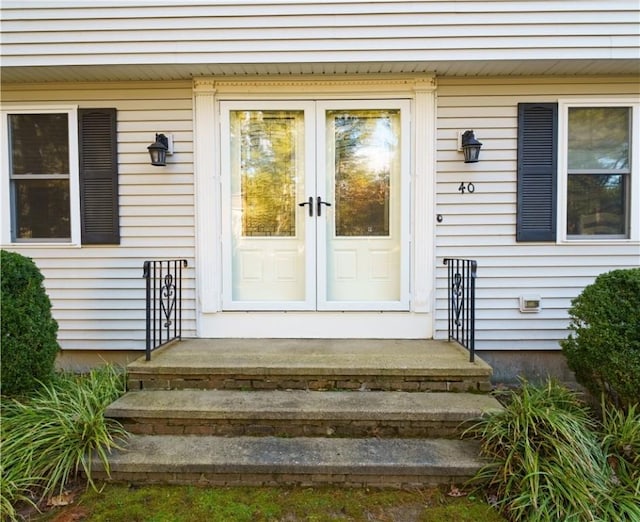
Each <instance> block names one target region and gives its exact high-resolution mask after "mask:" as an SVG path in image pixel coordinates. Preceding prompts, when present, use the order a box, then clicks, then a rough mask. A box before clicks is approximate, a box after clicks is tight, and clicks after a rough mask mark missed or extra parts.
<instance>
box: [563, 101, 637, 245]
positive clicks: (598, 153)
mask: <svg viewBox="0 0 640 522" xmlns="http://www.w3.org/2000/svg"><path fill="white" fill-rule="evenodd" d="M629 121H630V118H629V108H627V107H572V108H570V109H569V133H568V134H569V137H568V142H569V143H568V161H567V166H568V187H567V191H568V198H567V233H568V234H570V235H572V234H573V235H598V234H601V235H623V234H625V233H626V225H627V216H626V205H627V193H626V192H627V187H626V185H627V183H628V175H629V145H630V129H629Z"/></svg>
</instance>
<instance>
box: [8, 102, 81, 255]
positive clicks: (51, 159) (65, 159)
mask: <svg viewBox="0 0 640 522" xmlns="http://www.w3.org/2000/svg"><path fill="white" fill-rule="evenodd" d="M74 116H75V114H74V111H71V110H68V111H65V112H39V113H9V114H7V131H8V132H7V134H6V136H7V139H8V142H9V143H8V146H9V154H8V159H9V166H8V167H9V168H8V171H9V197H10V202H11V204H10V207H11V240H12V241H15V242H26V241H62V242H71V236H72V230H71V221H72V220H71V214H72V208H71V190H72V189H73V185H74V184H75V181H76V180H75V178H77V160H76V161H75V162H74V161H73V157H72V156H71V154H70V152H71V151H70V143H72V142H73V141H74V135H75V127H73V128H70V125H69V122H70V120H71V122H73V121H74V120H73V118H74ZM75 211H76V209H74V213H75Z"/></svg>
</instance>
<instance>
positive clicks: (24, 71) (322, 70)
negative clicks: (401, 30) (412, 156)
mask: <svg viewBox="0 0 640 522" xmlns="http://www.w3.org/2000/svg"><path fill="white" fill-rule="evenodd" d="M0 72H1V78H2V82H4V83H32V82H35V83H40V82H69V81H72V82H94V81H159V80H163V81H167V80H187V79H192V78H196V77H200V76H206V77H210V76H283V75H287V76H288V75H316V74H317V75H340V74H349V75H354V74H356V75H358V74H410V73H416V74H417V73H431V74H435V75H436V76H439V77H446V76H451V77H465V76H469V77H473V76H578V75H579V76H620V75H640V60H639V59H602V60H566V59H564V60H486V61H447V62H437V61H407V62H340V63H321V62H318V63H309V62H306V63H274V64H269V63H236V64H233V63H225V64H215V63H208V64H194V63H190V64H184V63H182V64H135V65H134V64H120V65H108V64H103V65H57V66H15V67H7V66H4V67H1V68H0Z"/></svg>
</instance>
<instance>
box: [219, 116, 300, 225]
mask: <svg viewBox="0 0 640 522" xmlns="http://www.w3.org/2000/svg"><path fill="white" fill-rule="evenodd" d="M299 117H300V114H294V113H290V112H289V113H284V112H280V111H233V112H232V128H233V129H234V134H235V136H234V137H233V139H234V140H235V142H236V143H235V145H236V147H239V154H240V185H241V186H240V193H241V197H242V235H243V236H247V237H267V236H269V237H270V236H277V237H287V236H295V234H296V222H295V213H296V173H297V170H298V158H297V157H296V145H297V143H298V137H297V132H298V124H297V119H296V118H299Z"/></svg>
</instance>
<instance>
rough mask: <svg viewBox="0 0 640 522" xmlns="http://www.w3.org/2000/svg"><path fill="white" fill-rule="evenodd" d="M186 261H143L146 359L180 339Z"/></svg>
mask: <svg viewBox="0 0 640 522" xmlns="http://www.w3.org/2000/svg"><path fill="white" fill-rule="evenodd" d="M186 266H187V260H186V259H171V260H162V261H145V262H144V266H143V275H142V276H143V277H144V278H145V279H146V284H147V289H146V290H147V293H146V359H147V361H149V360H150V359H151V352H152V351H153V350H155V349H156V348H159V347H160V346H163V345H165V344H167V343H168V342H171V341H174V340H176V339H180V338H181V337H182V269H183V268H186Z"/></svg>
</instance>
